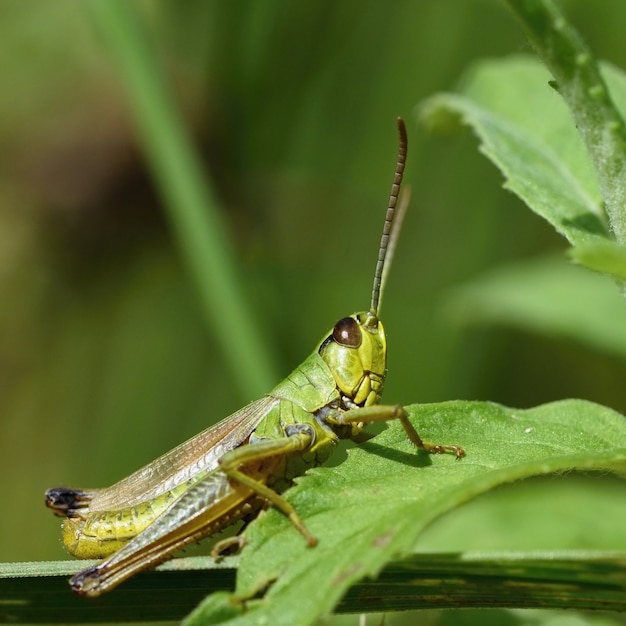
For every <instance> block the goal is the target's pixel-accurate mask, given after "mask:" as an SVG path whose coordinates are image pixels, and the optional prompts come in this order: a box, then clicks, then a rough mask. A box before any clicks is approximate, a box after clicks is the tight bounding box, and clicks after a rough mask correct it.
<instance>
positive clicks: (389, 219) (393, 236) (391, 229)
mask: <svg viewBox="0 0 626 626" xmlns="http://www.w3.org/2000/svg"><path fill="white" fill-rule="evenodd" d="M398 134H399V136H400V143H399V147H398V162H397V163H396V171H395V174H394V176H393V184H392V185H391V195H390V196H389V207H388V209H387V214H386V215H385V224H384V226H383V234H382V237H381V238H380V248H379V250H378V262H377V263H376V272H375V273H374V286H373V287H372V303H371V305H370V316H369V317H370V319H371V324H366V325H368V326H370V325H374V324H375V322H376V321H377V320H378V314H379V312H380V306H381V301H382V294H383V289H384V287H385V281H386V279H387V275H388V274H389V267H390V266H391V260H392V257H393V252H394V250H395V246H396V241H397V239H398V234H399V232H400V226H401V224H402V218H403V217H404V212H405V211H406V207H407V206H408V195H409V194H405V195H404V196H403V198H402V202H400V206H399V207H398V211H397V212H396V203H397V202H398V194H399V193H400V185H401V184H402V175H403V174H404V166H405V164H406V151H407V144H408V141H407V136H406V126H405V125H404V120H403V119H402V118H401V117H399V118H398ZM394 218H395V219H394ZM368 321H369V320H368Z"/></svg>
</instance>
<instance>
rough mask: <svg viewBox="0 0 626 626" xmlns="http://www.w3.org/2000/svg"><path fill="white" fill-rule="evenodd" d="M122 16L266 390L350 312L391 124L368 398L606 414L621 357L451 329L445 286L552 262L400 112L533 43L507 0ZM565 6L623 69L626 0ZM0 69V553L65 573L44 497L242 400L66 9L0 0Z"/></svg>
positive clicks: (165, 0) (90, 47)
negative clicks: (237, 297)
mask: <svg viewBox="0 0 626 626" xmlns="http://www.w3.org/2000/svg"><path fill="white" fill-rule="evenodd" d="M129 3H130V4H131V5H132V6H133V7H134V8H135V9H136V10H137V12H138V14H139V16H140V18H141V21H142V23H143V25H144V26H145V29H146V31H147V34H148V36H149V39H150V41H151V43H152V45H153V46H154V48H155V51H156V54H157V58H158V62H159V64H160V66H161V68H162V70H163V71H164V73H165V74H166V76H167V81H168V85H169V87H170V89H171V91H172V94H173V96H174V97H175V98H176V101H177V103H178V105H179V106H180V108H181V110H182V111H183V114H184V118H185V120H186V122H187V123H188V126H189V129H190V131H191V132H192V133H193V138H194V141H195V143H196V145H197V146H198V147H199V149H200V151H201V154H202V158H203V166H204V168H205V170H206V173H207V176H208V177H210V179H211V180H212V181H213V184H214V185H215V188H216V190H217V192H218V196H219V201H220V206H221V209H222V212H223V217H224V219H225V221H226V223H227V225H228V232H229V237H230V238H231V239H232V242H233V243H234V246H235V249H236V254H237V257H238V260H239V262H240V266H241V274H242V289H243V290H244V292H245V293H246V294H247V297H248V303H249V307H250V309H251V314H252V316H253V318H254V319H255V320H257V321H258V324H259V326H260V328H261V329H262V331H263V334H264V336H265V338H266V340H267V343H268V345H269V349H270V350H271V358H272V360H273V361H274V362H275V363H276V364H277V365H276V367H277V370H278V371H277V372H275V373H270V372H265V373H264V375H267V376H268V377H269V379H270V380H275V382H277V381H278V380H279V379H280V378H282V377H284V376H285V375H286V374H288V373H289V371H291V369H293V368H294V367H295V366H296V365H298V363H300V362H301V361H302V360H303V359H304V357H305V356H306V355H307V354H308V353H309V352H310V351H311V350H312V349H313V348H314V346H315V344H316V342H317V341H318V340H319V338H320V337H321V335H322V334H323V333H324V332H325V331H326V330H327V329H328V328H330V327H331V326H332V324H333V323H334V322H335V321H336V320H337V319H339V318H340V317H343V316H344V315H346V314H348V313H351V312H353V311H355V310H361V309H365V308H367V307H368V305H369V297H370V289H371V278H372V273H373V269H374V265H375V259H376V253H377V248H378V241H379V237H380V228H381V226H382V221H383V216H384V210H385V208H386V203H387V199H388V194H389V187H390V183H391V179H392V174H393V167H394V164H395V155H396V149H397V134H396V128H395V118H396V116H397V115H402V116H404V117H405V119H406V121H407V126H408V130H409V162H408V169H407V175H406V178H405V180H406V181H407V182H408V183H410V184H411V186H412V189H413V200H412V206H411V209H410V212H409V215H408V217H407V220H406V222H405V228H404V232H403V235H402V238H401V241H400V246H399V248H398V253H397V257H396V261H395V266H394V268H393V271H392V273H391V279H390V282H389V285H388V289H387V291H386V294H385V302H384V307H383V319H384V322H385V326H386V329H387V332H388V338H389V344H390V355H389V377H388V382H387V386H386V392H385V398H386V400H387V401H389V402H400V403H405V404H408V403H412V402H436V401H442V400H450V399H457V398H458V399H461V398H462V399H481V400H482V399H484V400H493V401H497V402H502V403H505V404H507V405H511V406H517V407H529V406H533V405H536V404H538V403H542V402H547V401H550V400H555V399H560V398H564V397H581V398H586V399H590V400H594V401H597V402H600V403H603V404H606V405H608V406H611V407H613V408H615V409H617V410H619V411H624V410H626V402H625V396H624V393H623V389H624V383H623V381H624V377H625V374H626V367H625V366H624V363H623V362H622V361H621V360H619V359H618V358H616V357H614V356H607V355H605V354H602V353H600V352H593V351H591V350H589V349H587V348H584V347H582V346H577V345H574V344H573V343H571V342H566V341H560V340H559V339H558V338H555V337H537V336H533V335H530V334H526V333H524V332H522V331H515V330H508V329H503V328H489V329H470V330H468V329H467V328H465V329H460V328H458V327H457V326H455V325H453V324H452V323H451V321H450V316H448V315H446V311H445V309H446V307H445V306H444V303H445V302H446V301H447V300H446V298H447V296H448V294H449V290H450V289H451V288H452V287H453V286H455V285H459V284H462V283H463V281H465V280H468V279H470V278H472V277H474V276H477V275H479V274H480V272H481V271H483V270H486V269H489V268H493V267H496V266H498V265H500V264H503V263H505V262H507V261H510V260H514V259H524V258H531V257H534V256H536V255H539V254H543V253H545V252H550V251H554V252H555V253H556V254H560V253H561V252H562V251H563V250H564V248H565V241H564V240H563V239H561V238H559V237H558V236H557V235H556V234H555V233H554V232H553V231H552V229H551V228H550V227H549V226H548V225H547V224H545V223H543V222H542V221H541V220H540V219H539V218H537V217H536V216H535V215H533V214H532V213H531V212H530V211H528V210H527V209H526V208H525V207H524V206H523V205H522V204H521V202H519V201H518V200H517V199H516V198H515V197H513V196H512V195H511V194H509V193H507V192H505V191H503V190H502V188H501V178H500V175H499V174H498V172H497V171H496V170H495V169H494V168H493V167H492V166H491V165H490V164H489V163H488V162H487V161H486V160H485V159H484V158H483V157H481V156H479V155H478V153H477V151H476V141H475V140H474V138H472V137H471V136H470V134H469V133H468V132H464V133H461V134H459V135H455V136H454V137H450V138H444V139H442V138H441V137H431V136H428V135H427V134H426V133H425V132H424V131H423V130H422V129H420V128H419V126H418V124H417V122H416V117H415V111H414V107H415V105H416V104H417V103H418V102H419V101H420V100H421V99H422V98H424V97H426V96H428V95H430V94H432V93H433V92H435V91H440V90H446V89H451V88H453V86H454V84H455V81H457V80H458V78H459V77H460V76H461V74H462V72H463V70H464V69H465V68H466V67H467V66H468V64H470V63H471V62H472V60H474V59H477V58H480V57H485V56H503V55H507V54H511V53H517V52H520V51H528V45H527V44H526V42H525V39H524V36H523V33H522V31H521V29H520V28H519V26H518V24H517V23H516V22H515V20H514V18H513V17H512V15H511V14H510V13H509V12H508V11H507V9H506V8H505V6H504V5H503V4H502V3H500V2H497V1H496V0H474V1H472V2H465V1H460V0H456V1H455V0H421V1H420V2H416V1H410V0H396V1H395V2H392V3H384V2H372V3H362V2H357V1H355V0H340V1H338V2H337V1H334V2H331V1H328V0H320V1H318V2H315V3H312V2H310V3H304V2H300V3H288V2H285V1H282V2H281V1H271V0H265V1H263V2H255V1H253V0H248V1H243V0H229V1H228V2H225V1H222V2H219V1H208V0H186V2H184V3H181V2H175V1H174V0H149V1H148V0H147V1H139V0H136V1H132V0H129ZM563 5H564V7H565V9H566V11H567V13H568V14H569V16H570V17H571V19H572V21H573V22H574V24H576V25H577V26H578V27H579V28H580V29H581V31H582V32H583V34H584V36H585V38H586V39H587V41H588V43H589V44H590V46H591V48H592V49H593V50H594V51H595V53H596V54H597V55H598V56H599V57H600V58H604V59H608V60H610V61H612V62H613V63H615V64H616V65H618V66H621V67H626V48H625V47H624V44H623V37H624V34H623V25H624V23H626V4H625V3H623V2H618V1H616V0H597V1H596V2H594V3H589V2H587V1H586V0H576V1H574V0H570V1H569V2H566V3H563ZM0 76H1V77H2V89H1V91H0V93H1V95H0V137H1V140H0V163H1V167H0V303H1V305H0V465H1V475H2V476H3V485H4V502H5V513H4V515H3V516H2V518H1V521H0V537H1V539H0V559H1V560H3V561H12V560H16V561H17V560H19V561H22V560H40V559H53V558H65V556H66V554H65V552H64V550H63V548H62V546H61V541H60V533H59V523H58V522H57V521H56V520H55V519H53V518H52V516H51V514H50V512H49V511H48V510H46V509H45V508H44V506H43V493H44V491H45V489H46V488H48V487H51V486H56V485H61V484H64V485H72V486H84V487H91V486H104V485H108V484H110V483H112V482H114V481H116V480H117V479H119V478H121V477H123V476H125V475H127V474H128V473H130V472H131V471H133V470H135V469H137V468H138V467H139V466H140V465H143V464H144V463H146V462H148V461H150V460H152V459H153V458H155V457H156V456H158V455H159V454H161V453H163V452H165V451H166V450H168V449H169V448H171V447H173V446H174V445H175V444H177V443H179V442H181V441H183V440H184V439H186V438H188V437H190V436H191V435H193V434H195V433H196V432H198V431H200V430H201V429H203V428H205V427H206V426H208V425H210V424H211V423H213V422H215V421H217V420H218V419H221V418H222V417H224V416H226V415H227V414H228V413H229V412H231V411H233V410H235V409H237V408H239V407H240V406H242V405H243V404H244V403H246V402H247V401H249V400H252V399H254V398H253V396H254V394H253V392H251V391H248V392H246V391H243V390H242V385H241V384H240V383H238V382H237V380H236V377H235V375H234V373H233V372H232V371H231V370H230V369H229V368H228V367H226V366H225V365H224V359H223V355H222V353H221V352H220V350H219V347H218V346H217V343H216V339H215V335H214V333H212V330H211V329H210V328H207V325H206V324H205V322H204V319H203V316H202V314H201V312H200V307H199V299H198V296H197V293H196V290H195V286H194V283H193V281H192V280H191V279H190V277H189V276H188V274H187V272H186V270H185V266H184V264H183V263H182V262H181V255H180V251H179V250H178V249H177V248H176V246H175V245H174V242H173V238H172V236H171V233H170V232H169V231H168V226H167V222H166V220H165V219H164V215H163V209H162V200H161V198H160V197H159V194H158V193H157V191H156V187H155V185H154V182H153V180H152V178H151V174H150V172H149V171H148V170H147V168H146V165H145V157H144V155H143V154H142V151H141V148H140V145H139V141H138V134H137V130H136V121H135V120H134V119H133V117H132V114H131V107H130V106H129V102H128V99H127V93H126V91H125V90H124V87H123V85H122V82H121V81H120V79H119V75H118V68H117V67H116V66H115V64H114V63H113V62H112V60H111V53H110V50H109V48H108V47H107V45H106V44H105V42H104V41H103V40H102V38H101V36H100V32H99V30H98V28H97V26H96V24H95V23H94V21H93V16H92V15H91V14H90V13H89V12H88V11H87V7H86V3H83V2H80V1H77V0H55V2H49V1H47V0H29V1H28V2H23V1H20V0H0ZM564 262H565V261H564ZM581 271H582V270H581ZM214 297H215V298H218V299H219V298H220V294H219V293H216V294H214ZM276 377H278V378H276Z"/></svg>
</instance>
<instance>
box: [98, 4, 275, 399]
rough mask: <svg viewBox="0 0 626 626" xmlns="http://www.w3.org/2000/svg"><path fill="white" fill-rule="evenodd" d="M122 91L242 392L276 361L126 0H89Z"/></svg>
mask: <svg viewBox="0 0 626 626" xmlns="http://www.w3.org/2000/svg"><path fill="white" fill-rule="evenodd" d="M87 6H88V7H89V9H90V10H91V14H92V16H93V18H94V20H95V22H96V23H97V25H98V26H99V28H100V31H101V33H102V35H103V36H104V38H105V40H106V42H107V43H108V44H109V47H110V50H111V53H112V55H113V57H114V59H115V61H116V63H117V67H118V71H119V75H120V78H121V79H122V81H123V83H124V86H125V88H126V90H127V92H128V96H129V103H130V106H131V108H132V111H133V113H134V116H135V122H136V124H137V129H138V132H139V138H140V141H141V143H142V145H143V149H144V152H145V155H146V159H147V161H148V163H149V166H150V168H151V170H152V174H153V177H154V181H155V184H156V185H157V187H158V188H159V190H160V193H161V195H162V198H163V205H164V209H165V211H166V216H167V219H168V221H169V224H170V227H171V230H172V233H173V235H174V238H175V241H176V244H177V246H178V248H179V251H180V254H181V257H182V259H183V261H184V263H185V265H186V267H187V270H188V272H189V274H190V275H191V277H192V280H193V282H194V283H195V286H196V289H197V290H198V294H199V296H200V302H201V307H202V310H203V313H204V315H205V317H206V320H207V323H208V325H209V327H211V328H212V329H213V336H214V338H215V340H216V342H217V343H218V344H219V345H220V346H221V350H222V356H223V358H224V360H225V361H226V362H227V363H228V365H229V366H230V368H231V370H232V371H233V373H234V375H235V377H236V380H237V381H238V383H239V386H240V388H241V391H242V393H243V394H244V395H245V396H246V397H250V396H259V395H261V394H262V393H264V392H267V390H268V389H269V388H270V386H271V385H272V384H273V383H275V382H276V380H277V375H276V367H275V365H274V363H273V362H272V360H271V356H272V353H271V351H270V350H269V349H268V346H267V345H266V341H265V340H264V337H263V335H262V334H261V332H260V330H259V328H258V327H257V324H256V323H255V320H254V318H253V316H251V315H250V310H249V307H248V306H247V304H246V298H245V295H244V292H243V288H242V281H241V280H240V278H239V273H238V270H237V266H236V257H235V253H234V250H233V248H232V246H231V245H230V243H229V237H228V234H227V229H226V227H225V224H224V220H223V218H222V216H221V214H220V212H219V208H218V201H217V199H216V196H215V192H214V191H213V189H212V188H211V185H210V181H209V180H208V179H207V176H206V172H204V171H203V169H202V166H201V162H200V158H199V155H198V153H197V150H196V149H195V147H194V146H193V144H192V142H191V140H190V138H189V134H188V132H187V129H186V128H185V124H184V121H183V120H182V118H181V115H180V112H179V110H178V109H177V107H176V105H175V103H174V101H173V99H172V97H171V93H170V90H168V87H167V86H166V84H165V80H164V78H163V76H162V73H161V72H160V69H159V67H158V65H157V63H156V60H155V55H154V53H153V51H152V50H151V48H150V45H149V42H148V38H147V37H146V33H145V32H144V30H143V28H142V26H143V25H142V24H141V22H140V20H139V18H138V16H137V15H136V13H135V10H134V8H133V5H132V4H131V3H129V2H127V1H126V0H88V3H87Z"/></svg>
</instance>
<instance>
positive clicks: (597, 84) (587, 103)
mask: <svg viewBox="0 0 626 626" xmlns="http://www.w3.org/2000/svg"><path fill="white" fill-rule="evenodd" d="M507 2H508V4H509V6H510V7H511V9H512V11H513V12H514V13H515V14H516V15H517V17H518V18H519V19H520V20H521V21H522V23H523V25H524V27H525V29H526V32H527V34H528V37H529V39H530V40H531V42H532V43H533V45H534V46H535V48H536V51H537V53H538V54H539V56H540V57H541V58H542V59H543V61H544V63H545V64H546V66H547V67H548V69H549V70H550V72H551V73H552V75H553V76H554V79H555V81H556V85H554V86H555V88H556V89H557V91H558V92H559V93H560V94H561V96H562V97H563V99H564V100H565V102H566V103H567V105H568V106H569V108H570V110H571V112H572V115H573V117H574V122H575V123H576V126H577V127H578V130H579V132H580V133H581V135H582V137H583V140H584V141H585V144H586V146H587V150H588V152H589V155H590V157H591V160H592V162H593V165H594V167H595V170H596V173H597V176H598V179H599V183H600V189H601V191H602V196H603V199H604V204H605V210H606V212H607V216H608V218H609V222H610V224H611V228H612V230H613V233H614V235H615V238H616V240H617V242H618V243H620V244H622V245H626V126H625V125H624V120H623V119H622V117H621V116H620V114H619V112H618V111H617V109H616V108H615V105H614V104H613V101H612V100H611V96H610V94H609V91H608V89H607V86H606V83H605V81H604V79H603V78H602V75H601V74H600V70H599V68H598V65H597V64H596V61H595V59H594V57H593V56H592V54H591V52H590V51H589V49H588V48H587V46H586V44H585V42H584V41H583V39H582V37H581V36H580V35H579V34H578V32H577V31H576V30H575V29H574V28H573V27H572V26H571V24H569V23H568V22H567V20H566V19H565V17H564V16H563V14H562V13H561V11H560V10H559V9H558V8H557V6H556V5H555V4H554V3H553V2H552V0H507Z"/></svg>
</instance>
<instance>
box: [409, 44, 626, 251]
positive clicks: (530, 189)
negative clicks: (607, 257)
mask: <svg viewBox="0 0 626 626" xmlns="http://www.w3.org/2000/svg"><path fill="white" fill-rule="evenodd" d="M605 75H606V78H607V81H608V83H609V85H610V86H611V91H612V92H614V94H615V95H616V97H617V98H622V97H623V94H624V90H625V88H624V84H625V82H626V81H624V76H623V73H621V72H620V71H619V70H616V69H614V68H610V67H606V68H605ZM550 78H551V77H550V74H549V73H548V72H547V71H546V70H545V68H544V67H543V66H542V65H541V64H540V63H539V62H538V61H536V60H535V59H532V58H529V57H524V56H515V57H510V58H507V59H504V60H488V61H481V62H479V63H477V64H475V65H474V66H473V68H472V69H471V71H469V72H468V73H467V74H466V76H465V77H464V80H463V81H462V84H461V87H460V90H459V93H456V94H453V93H443V94H438V95H435V96H433V97H431V98H429V99H427V100H426V101H425V102H424V103H423V104H422V106H421V108H420V116H421V119H422V120H423V121H424V122H425V123H427V124H428V125H429V126H430V127H433V128H442V127H445V126H446V125H449V124H450V122H451V121H454V122H456V121H458V120H460V121H461V122H462V123H464V124H467V125H469V126H471V127H472V129H473V130H474V132H475V133H476V134H477V135H478V137H479V139H480V141H481V151H482V152H483V153H484V154H485V155H486V156H487V157H488V158H489V159H490V160H491V161H492V162H493V163H494V164H495V165H496V166H497V167H498V168H499V169H500V170H501V172H502V174H503V175H504V177H505V183H504V185H505V187H506V188H508V189H510V190H511V191H513V192H514V193H515V194H516V195H518V196H519V197H520V198H521V199H522V200H523V201H524V202H525V203H526V204H527V205H528V206H529V207H530V208H531V209H532V210H533V211H535V212H536V213H537V214H538V215H540V216H542V217H543V218H544V219H546V220H547V221H548V222H550V224H552V225H553V226H554V227H555V228H556V229H557V231H558V232H559V233H561V234H562V235H563V236H564V237H566V238H567V239H568V240H569V241H570V243H572V244H573V245H578V244H583V243H591V242H594V241H598V240H603V239H605V238H607V237H608V236H609V235H608V226H607V223H606V219H605V215H604V212H603V210H602V204H601V197H600V192H599V189H598V183H597V180H596V177H595V174H594V171H593V168H592V166H591V163H590V160H589V157H588V155H587V152H586V150H585V146H584V144H583V142H582V139H581V138H580V136H579V134H578V132H577V130H576V127H575V126H574V123H573V121H572V118H571V115H570V113H569V111H568V109H567V107H566V105H565V104H564V102H563V101H562V100H561V98H560V96H559V94H558V93H556V92H555V91H554V90H553V89H551V88H550V87H549V85H548V81H549V80H550ZM613 87H615V88H614V89H613ZM621 104H622V105H624V104H625V103H621Z"/></svg>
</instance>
